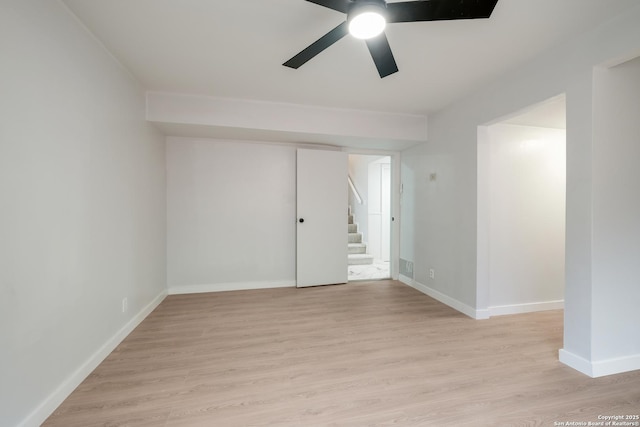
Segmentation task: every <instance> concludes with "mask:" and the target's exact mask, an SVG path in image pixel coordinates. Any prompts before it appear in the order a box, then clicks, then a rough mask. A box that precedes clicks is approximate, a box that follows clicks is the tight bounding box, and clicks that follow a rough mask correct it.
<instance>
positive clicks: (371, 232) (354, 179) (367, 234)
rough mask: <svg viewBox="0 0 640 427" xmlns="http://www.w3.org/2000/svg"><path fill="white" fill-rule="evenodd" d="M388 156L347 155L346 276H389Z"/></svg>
mask: <svg viewBox="0 0 640 427" xmlns="http://www.w3.org/2000/svg"><path fill="white" fill-rule="evenodd" d="M391 221H392V217H391V157H390V156H380V155H368V154H350V155H349V212H348V222H349V243H348V252H349V254H348V280H349V281H353V280H378V279H389V278H390V277H391V268H390V263H391Z"/></svg>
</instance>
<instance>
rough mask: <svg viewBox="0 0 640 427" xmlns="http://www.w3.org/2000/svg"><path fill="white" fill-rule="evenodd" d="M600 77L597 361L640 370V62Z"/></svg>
mask: <svg viewBox="0 0 640 427" xmlns="http://www.w3.org/2000/svg"><path fill="white" fill-rule="evenodd" d="M594 77H595V78H594V83H595V84H594V106H595V110H594V138H593V285H592V286H593V301H594V302H593V318H592V319H593V332H592V340H593V341H592V357H593V359H594V361H596V363H597V365H596V368H597V370H599V369H600V364H602V362H604V365H605V366H606V362H607V361H608V360H612V359H616V358H623V359H624V358H628V360H627V361H626V362H624V363H628V364H629V365H631V366H636V368H637V367H638V366H639V362H640V315H638V313H639V307H640V262H639V261H640V189H639V188H638V187H639V184H640V167H639V162H640V120H639V118H640V58H637V59H634V60H632V61H630V62H627V63H624V64H622V65H619V66H617V67H614V68H610V69H606V68H598V69H596V72H595V76H594ZM630 355H636V359H635V360H633V359H632V358H629V356H630ZM634 364H635V365H634ZM604 373H607V372H606V370H605V372H604Z"/></svg>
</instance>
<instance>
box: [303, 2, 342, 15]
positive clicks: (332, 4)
mask: <svg viewBox="0 0 640 427" xmlns="http://www.w3.org/2000/svg"><path fill="white" fill-rule="evenodd" d="M307 1H308V2H311V3H315V4H319V5H320V6H324V7H328V8H329V9H333V10H337V11H338V12H342V13H347V12H349V3H351V1H350V0H307Z"/></svg>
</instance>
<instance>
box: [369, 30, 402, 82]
mask: <svg viewBox="0 0 640 427" xmlns="http://www.w3.org/2000/svg"><path fill="white" fill-rule="evenodd" d="M366 42H367V47H368V48H369V52H370V53H371V57H372V58H373V62H374V63H375V64H376V68H377V69H378V74H380V78H384V77H387V76H388V75H389V74H393V73H395V72H397V71H398V66H397V65H396V60H395V59H394V58H393V53H392V52H391V46H389V40H387V36H386V35H385V34H384V33H382V34H380V35H379V36H376V37H374V38H372V39H368V40H366Z"/></svg>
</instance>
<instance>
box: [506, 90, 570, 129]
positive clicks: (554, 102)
mask: <svg viewBox="0 0 640 427" xmlns="http://www.w3.org/2000/svg"><path fill="white" fill-rule="evenodd" d="M501 123H507V124H512V125H520V126H535V127H540V128H552V129H566V128H567V99H566V97H565V96H564V95H560V96H557V97H555V98H553V99H550V100H548V101H545V102H543V103H541V104H539V105H535V106H532V107H531V108H528V109H527V110H526V111H521V112H518V113H516V114H515V115H514V116H513V117H510V118H508V119H506V120H503V121H501Z"/></svg>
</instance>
